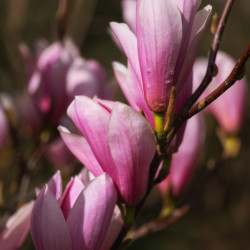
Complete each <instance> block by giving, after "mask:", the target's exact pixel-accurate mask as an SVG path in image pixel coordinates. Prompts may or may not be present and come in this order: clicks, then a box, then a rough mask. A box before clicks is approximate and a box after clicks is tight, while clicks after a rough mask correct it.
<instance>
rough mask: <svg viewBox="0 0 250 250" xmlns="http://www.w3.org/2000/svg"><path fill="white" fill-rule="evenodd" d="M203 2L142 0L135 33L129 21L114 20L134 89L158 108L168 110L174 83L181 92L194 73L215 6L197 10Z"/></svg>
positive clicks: (116, 34)
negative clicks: (120, 22) (197, 57)
mask: <svg viewBox="0 0 250 250" xmlns="http://www.w3.org/2000/svg"><path fill="white" fill-rule="evenodd" d="M199 5H200V0H192V1H185V0H182V1H179V0H178V1H177V0H176V1H174V0H138V1H137V2H136V18H135V19H136V28H133V30H136V33H135V34H134V33H133V32H132V31H131V30H130V29H129V27H128V26H127V25H126V24H119V23H115V22H112V23H111V29H112V31H113V33H114V35H115V38H116V40H117V41H118V43H119V45H120V46H121V48H122V49H123V51H124V52H125V54H126V56H127V58H128V62H129V66H128V67H131V73H132V74H133V79H134V81H133V83H132V84H133V86H136V87H134V89H136V91H138V90H139V91H142V92H143V95H144V97H145V100H146V103H147V105H148V107H149V108H150V109H151V110H152V111H154V112H165V111H166V109H167V105H168V99H169V93H170V88H171V86H172V85H175V86H176V87H177V93H179V92H180V91H181V88H182V86H183V85H184V83H185V82H186V80H187V78H188V76H189V75H190V72H191V70H192V66H193V62H194V59H195V57H196V54H197V52H198V49H199V46H200V43H201V40H202V38H203V34H204V31H205V28H206V26H207V23H208V20H209V18H210V15H211V10H212V8H211V6H210V5H208V6H206V7H205V8H204V9H202V10H200V11H198V12H197V13H196V11H197V9H198V7H199ZM135 101H136V100H135ZM137 105H139V103H137Z"/></svg>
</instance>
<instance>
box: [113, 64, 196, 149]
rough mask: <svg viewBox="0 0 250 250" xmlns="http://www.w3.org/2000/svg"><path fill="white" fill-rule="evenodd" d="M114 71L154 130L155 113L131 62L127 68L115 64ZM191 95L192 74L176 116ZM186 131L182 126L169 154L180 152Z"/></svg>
mask: <svg viewBox="0 0 250 250" xmlns="http://www.w3.org/2000/svg"><path fill="white" fill-rule="evenodd" d="M113 69H114V72H115V76H116V79H117V81H118V83H119V85H120V87H121V89H122V91H123V93H124V95H125V97H126V98H127V100H128V102H129V104H130V105H131V107H133V108H134V109H135V110H137V111H139V110H143V112H144V114H145V117H146V119H147V120H148V121H149V123H150V125H151V126H152V128H153V129H154V127H155V124H154V115H153V111H151V110H150V109H149V108H148V106H147V103H146V101H145V99H144V96H143V92H142V91H141V88H140V86H139V83H138V81H137V79H136V77H135V75H134V74H133V71H132V69H131V66H130V64H129V62H128V67H127V68H126V67H125V66H124V65H122V64H120V63H118V62H114V63H113ZM191 93H192V74H190V75H189V77H188V78H187V80H186V83H185V84H184V85H183V87H182V89H181V90H180V92H179V94H178V95H177V99H176V105H175V110H174V113H175V114H177V113H178V112H180V110H181V108H182V107H183V105H184V104H185V102H186V101H187V100H188V98H189V97H190V95H191ZM184 131H185V124H184V125H183V126H182V128H181V129H180V131H179V132H178V133H177V135H176V136H175V137H174V139H173V141H172V143H171V145H170V148H169V149H168V151H169V153H171V152H176V151H177V150H178V147H179V145H180V144H181V142H182V137H183V133H184Z"/></svg>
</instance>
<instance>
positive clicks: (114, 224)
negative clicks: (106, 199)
mask: <svg viewBox="0 0 250 250" xmlns="http://www.w3.org/2000/svg"><path fill="white" fill-rule="evenodd" d="M122 225H123V220H122V217H121V212H120V209H119V207H118V206H115V210H114V213H113V216H112V219H111V222H110V224H109V227H108V230H107V233H106V236H105V239H104V241H103V243H102V247H101V249H102V250H109V249H110V248H111V247H112V245H113V243H114V242H115V240H116V238H117V236H118V235H119V233H120V231H121V228H122Z"/></svg>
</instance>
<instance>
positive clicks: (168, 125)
mask: <svg viewBox="0 0 250 250" xmlns="http://www.w3.org/2000/svg"><path fill="white" fill-rule="evenodd" d="M175 101H176V87H175V86H172V87H171V91H170V98H169V103H168V109H167V121H166V124H165V127H164V131H165V132H168V131H169V129H170V128H171V127H172V124H173V116H174V108H175Z"/></svg>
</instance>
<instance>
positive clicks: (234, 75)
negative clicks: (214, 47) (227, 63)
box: [166, 43, 250, 147]
mask: <svg viewBox="0 0 250 250" xmlns="http://www.w3.org/2000/svg"><path fill="white" fill-rule="evenodd" d="M249 55H250V43H248V45H247V47H246V49H245V51H244V52H243V54H242V55H241V57H240V59H239V60H238V61H237V63H236V64H235V66H234V68H233V70H232V72H231V73H230V75H229V76H228V77H227V78H226V80H225V81H224V82H223V83H222V84H221V85H220V86H219V87H218V88H217V89H216V90H214V91H213V92H212V93H211V94H210V95H208V96H207V97H206V98H204V99H203V100H202V101H200V102H199V103H197V104H195V105H194V106H193V107H191V108H190V110H188V111H187V112H186V113H180V114H178V115H176V117H175V119H174V125H173V127H174V131H173V133H172V134H171V136H170V139H169V141H168V142H167V145H166V147H168V145H169V144H170V142H171V140H172V139H173V137H174V136H175V134H176V133H177V131H178V130H179V128H180V127H181V126H182V124H183V123H184V122H185V121H186V120H188V119H189V118H191V117H192V116H193V115H195V114H197V113H198V112H200V111H201V110H203V109H204V108H205V107H207V106H208V105H209V104H210V103H212V102H213V101H214V100H216V99H217V98H218V97H219V96H220V95H222V94H223V93H224V92H225V91H226V90H227V89H229V88H230V87H231V86H232V85H233V84H234V83H235V82H236V81H237V80H239V78H240V76H241V74H242V71H243V69H244V66H245V64H246V62H247V60H248V58H249Z"/></svg>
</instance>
